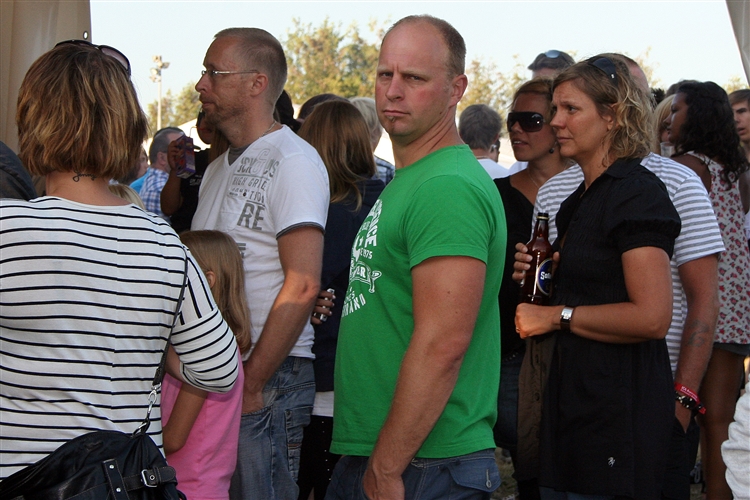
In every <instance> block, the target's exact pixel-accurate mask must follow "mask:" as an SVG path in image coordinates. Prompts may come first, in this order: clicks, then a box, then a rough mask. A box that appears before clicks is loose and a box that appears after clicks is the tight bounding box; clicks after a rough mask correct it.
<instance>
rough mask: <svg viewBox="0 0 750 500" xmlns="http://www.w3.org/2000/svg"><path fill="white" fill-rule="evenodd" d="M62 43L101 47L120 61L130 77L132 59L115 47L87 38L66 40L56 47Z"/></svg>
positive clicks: (101, 49)
mask: <svg viewBox="0 0 750 500" xmlns="http://www.w3.org/2000/svg"><path fill="white" fill-rule="evenodd" d="M60 45H81V46H84V47H94V48H96V49H99V50H100V51H101V52H102V53H104V54H106V55H108V56H110V57H114V58H115V59H117V62H119V63H120V64H121V65H122V67H123V68H125V71H127V73H128V77H130V61H129V60H128V58H127V57H125V54H123V53H122V52H120V51H119V50H117V49H116V48H114V47H110V46H109V45H96V44H93V43H91V42H88V41H86V40H65V41H64V42H60V43H58V44H56V45H55V47H59V46H60Z"/></svg>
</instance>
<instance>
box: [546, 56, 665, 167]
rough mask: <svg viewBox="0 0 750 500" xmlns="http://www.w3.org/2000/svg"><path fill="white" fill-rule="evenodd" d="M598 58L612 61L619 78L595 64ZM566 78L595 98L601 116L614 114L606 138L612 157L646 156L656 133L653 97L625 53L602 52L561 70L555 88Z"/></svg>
mask: <svg viewBox="0 0 750 500" xmlns="http://www.w3.org/2000/svg"><path fill="white" fill-rule="evenodd" d="M599 59H607V60H609V61H611V62H612V64H613V65H614V68H615V71H616V73H617V78H616V81H612V80H611V79H610V78H609V77H608V76H607V75H606V74H605V72H604V70H603V69H600V68H599V67H598V66H595V65H594V63H595V62H596V61H597V60H599ZM564 82H572V83H573V84H574V85H575V86H576V87H577V88H578V89H579V90H581V91H582V92H583V93H584V94H586V95H587V96H588V97H589V98H590V99H591V100H592V101H594V103H595V104H596V107H597V110H598V112H599V115H600V116H605V115H607V114H610V115H611V116H613V117H614V127H612V130H610V131H609V133H608V134H607V136H606V138H605V140H608V141H609V153H610V155H611V156H612V157H614V158H615V159H618V158H643V157H645V156H646V155H647V154H649V152H650V151H651V144H652V143H653V137H654V132H653V130H654V128H653V118H652V116H653V110H652V106H651V98H650V97H649V96H648V95H647V94H646V91H645V90H644V89H642V88H641V86H640V85H638V83H636V81H635V80H634V79H633V76H632V75H631V74H630V70H629V69H628V66H627V64H626V62H625V60H624V59H623V58H622V57H618V56H617V55H615V54H603V55H599V56H594V57H592V58H590V59H587V60H585V61H581V62H579V63H576V64H574V65H573V66H570V67H569V68H566V69H564V70H562V71H561V72H560V74H558V75H557V77H555V80H554V83H553V92H554V89H556V88H557V87H558V86H559V85H560V84H562V83H564Z"/></svg>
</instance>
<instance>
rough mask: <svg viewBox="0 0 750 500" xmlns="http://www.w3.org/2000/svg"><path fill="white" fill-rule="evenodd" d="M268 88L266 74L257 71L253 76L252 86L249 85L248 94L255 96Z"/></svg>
mask: <svg viewBox="0 0 750 500" xmlns="http://www.w3.org/2000/svg"><path fill="white" fill-rule="evenodd" d="M266 88H268V76H267V75H264V74H263V73H258V74H256V75H255V78H253V83H252V86H251V87H250V95H251V96H253V97H256V96H258V95H260V94H262V93H263V91H265V90H266Z"/></svg>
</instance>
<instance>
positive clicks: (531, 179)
mask: <svg viewBox="0 0 750 500" xmlns="http://www.w3.org/2000/svg"><path fill="white" fill-rule="evenodd" d="M526 175H528V176H529V180H530V181H531V182H533V183H534V185H535V186H536V188H537V189H539V188H540V187H541V186H540V185H539V184H537V182H536V181H535V180H534V178H533V177H532V176H531V172H530V171H529V167H526Z"/></svg>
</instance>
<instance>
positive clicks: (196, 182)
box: [169, 149, 208, 233]
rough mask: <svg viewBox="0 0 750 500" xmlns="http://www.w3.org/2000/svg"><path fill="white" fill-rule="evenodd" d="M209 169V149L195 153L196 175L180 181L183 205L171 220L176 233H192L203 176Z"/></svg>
mask: <svg viewBox="0 0 750 500" xmlns="http://www.w3.org/2000/svg"><path fill="white" fill-rule="evenodd" d="M207 167H208V149H203V150H201V151H198V152H196V153H195V174H193V175H192V176H190V177H188V178H187V179H180V195H182V205H180V208H178V209H177V211H176V212H175V213H173V214H172V216H171V217H170V219H169V220H170V223H171V224H172V229H174V230H175V232H176V233H181V232H183V231H190V225H191V224H192V223H193V215H195V209H196V208H198V191H200V187H201V182H202V181H203V174H205V173H206V168H207Z"/></svg>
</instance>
